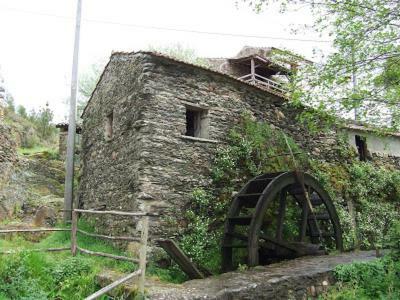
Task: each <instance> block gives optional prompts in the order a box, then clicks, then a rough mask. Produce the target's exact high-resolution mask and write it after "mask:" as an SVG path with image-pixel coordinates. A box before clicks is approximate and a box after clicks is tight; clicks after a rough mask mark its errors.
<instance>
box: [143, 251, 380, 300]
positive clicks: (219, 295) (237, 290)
mask: <svg viewBox="0 0 400 300" xmlns="http://www.w3.org/2000/svg"><path fill="white" fill-rule="evenodd" d="M374 259H376V257H375V253H374V252H373V251H357V252H354V253H351V252H350V253H341V254H333V255H324V256H315V257H310V256H309V257H302V258H297V259H294V260H288V261H283V262H281V263H277V264H271V265H267V266H257V267H255V268H250V269H249V270H246V271H236V272H229V273H224V274H221V275H218V276H212V277H209V278H206V279H197V280H190V281H187V282H185V283H183V284H181V285H175V286H167V287H164V286H157V283H156V284H154V285H153V286H151V287H149V295H148V297H149V299H152V300H166V299H168V300H184V299H193V300H195V299H199V300H200V299H203V300H227V299H235V300H247V299H266V300H267V299H282V300H283V299H293V300H295V299H296V300H297V299H298V300H303V299H325V298H324V296H323V294H324V292H326V291H327V290H328V288H329V287H330V286H332V285H333V284H334V283H335V279H334V276H333V270H334V268H335V267H336V266H337V265H339V264H350V263H353V262H368V261H372V260H374Z"/></svg>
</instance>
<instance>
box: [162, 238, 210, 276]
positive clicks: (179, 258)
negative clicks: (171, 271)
mask: <svg viewBox="0 0 400 300" xmlns="http://www.w3.org/2000/svg"><path fill="white" fill-rule="evenodd" d="M157 243H158V244H159V245H160V246H161V247H162V248H163V249H164V250H165V251H166V252H167V253H168V255H169V256H171V258H172V259H173V260H174V261H175V262H176V263H177V264H178V265H179V266H180V267H181V269H182V271H183V272H185V273H186V275H188V276H189V278H190V279H203V278H204V276H203V274H202V273H201V272H200V271H199V269H197V267H196V266H195V265H194V264H193V262H192V261H191V260H190V259H189V258H188V257H187V256H186V254H185V253H183V251H182V250H181V249H180V248H179V247H178V245H177V244H176V243H175V242H174V241H173V240H170V239H160V240H157Z"/></svg>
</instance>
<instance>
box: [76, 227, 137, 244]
mask: <svg viewBox="0 0 400 300" xmlns="http://www.w3.org/2000/svg"><path fill="white" fill-rule="evenodd" d="M77 231H78V232H79V233H82V234H83V235H86V236H90V237H95V238H100V239H107V240H115V241H134V242H140V238H138V237H132V236H110V235H103V234H96V233H91V232H87V231H84V230H81V229H78V230H77Z"/></svg>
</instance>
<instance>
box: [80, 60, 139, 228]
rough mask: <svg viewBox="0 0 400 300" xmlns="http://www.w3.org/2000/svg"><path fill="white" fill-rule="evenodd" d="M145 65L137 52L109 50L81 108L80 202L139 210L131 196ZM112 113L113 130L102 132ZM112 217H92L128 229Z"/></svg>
mask: <svg viewBox="0 0 400 300" xmlns="http://www.w3.org/2000/svg"><path fill="white" fill-rule="evenodd" d="M145 69H146V65H145V63H143V59H142V58H141V57H135V59H133V57H132V56H131V55H127V54H114V55H113V56H112V57H111V60H110V62H109V64H108V65H107V66H106V69H105V72H104V73H103V75H102V77H101V79H100V81H99V84H98V87H97V89H96V91H95V92H94V94H93V97H92V99H91V101H90V103H89V104H88V106H87V108H86V110H85V111H84V113H83V131H82V154H81V155H82V156H81V161H82V164H81V165H82V170H81V176H80V187H79V205H80V206H81V207H84V208H92V209H101V208H103V209H104V208H106V209H109V210H123V211H138V210H143V209H144V208H143V207H139V203H138V202H137V201H135V199H136V198H137V197H138V195H139V192H140V189H139V182H138V176H139V173H140V170H141V169H142V168H143V160H142V158H141V155H142V153H141V152H142V144H143V141H142V135H141V134H140V131H141V127H142V126H143V125H142V123H141V122H142V119H143V117H142V114H143V112H142V111H143V106H144V105H146V95H145V91H144V87H143V81H144V79H143V78H144V77H145V72H144V71H145ZM111 113H112V114H113V123H112V130H113V136H112V137H111V138H108V137H106V135H105V128H106V120H107V116H109V115H110V114H111ZM124 220H126V222H127V223H129V224H132V220H129V219H128V220H127V218H121V217H119V218H117V217H111V216H107V217H102V218H98V219H96V224H97V225H98V226H99V227H100V228H101V229H102V231H107V232H121V231H130V230H132V228H131V227H126V226H124V224H126V223H125V222H124Z"/></svg>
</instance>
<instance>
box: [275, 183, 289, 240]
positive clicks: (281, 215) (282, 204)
mask: <svg viewBox="0 0 400 300" xmlns="http://www.w3.org/2000/svg"><path fill="white" fill-rule="evenodd" d="M286 195H287V191H286V190H282V191H281V193H280V195H279V212H278V224H277V226H276V240H277V241H282V235H283V223H284V222H285V212H286Z"/></svg>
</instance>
